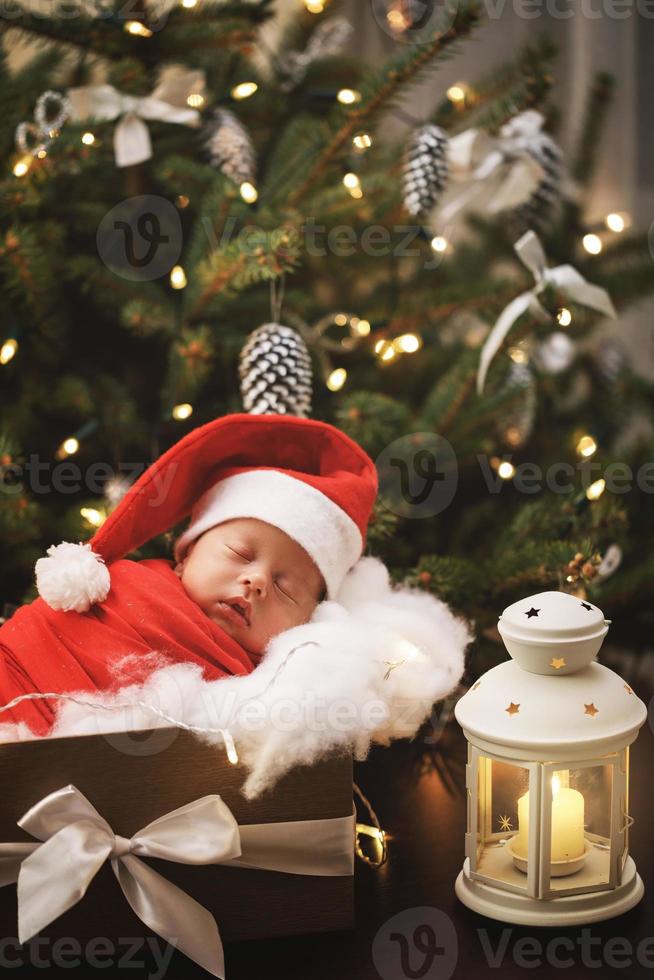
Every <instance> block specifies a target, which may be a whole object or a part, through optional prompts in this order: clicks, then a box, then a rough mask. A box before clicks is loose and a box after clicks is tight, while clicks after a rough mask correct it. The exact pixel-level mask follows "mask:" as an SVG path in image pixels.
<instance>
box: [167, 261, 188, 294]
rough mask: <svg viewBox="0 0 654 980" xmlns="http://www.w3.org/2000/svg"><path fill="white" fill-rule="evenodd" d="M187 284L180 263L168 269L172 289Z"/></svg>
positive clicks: (180, 287) (183, 286) (182, 287)
mask: <svg viewBox="0 0 654 980" xmlns="http://www.w3.org/2000/svg"><path fill="white" fill-rule="evenodd" d="M187 284H188V280H187V278H186V273H185V272H184V269H183V268H182V266H181V265H175V266H173V268H172V269H171V270H170V285H171V286H172V287H173V289H184V288H185V287H186V285H187Z"/></svg>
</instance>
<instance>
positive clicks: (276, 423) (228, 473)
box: [36, 414, 378, 612]
mask: <svg viewBox="0 0 654 980" xmlns="http://www.w3.org/2000/svg"><path fill="white" fill-rule="evenodd" d="M377 488H378V483H377V472H376V470H375V466H374V463H373V462H372V460H371V459H370V457H369V456H368V455H367V454H366V453H365V452H364V451H363V449H361V447H360V446H358V445H357V444H356V443H355V442H354V441H353V440H352V439H350V438H349V436H346V435H345V433H343V432H341V431H340V430H339V429H337V428H335V427H334V426H332V425H329V424H328V423H326V422H320V421H317V420H316V419H306V418H297V417H295V416H285V415H245V414H234V415H226V416H224V417H222V418H219V419H216V420H215V421H213V422H209V423H208V424H207V425H203V426H200V427H199V428H197V429H194V430H193V431H192V432H189V433H188V435H186V436H184V438H183V439H180V441H179V442H177V443H175V445H174V446H172V447H171V448H170V449H169V450H168V451H167V452H165V453H164V454H163V456H161V457H160V458H159V459H158V460H157V461H156V462H154V463H153V464H152V465H151V466H150V467H149V468H148V469H147V470H146V471H145V472H144V473H143V474H142V475H141V476H140V477H139V479H138V480H137V481H136V482H135V483H134V484H133V485H132V486H131V487H130V489H129V490H128V491H127V493H126V494H125V496H124V497H123V498H122V500H121V501H120V503H119V504H118V506H117V507H116V508H115V510H114V511H112V513H111V514H110V515H109V517H108V518H107V520H106V521H105V523H104V524H103V525H102V527H101V528H100V529H99V530H98V532H97V533H96V534H95V535H94V536H93V538H92V539H91V541H90V542H88V543H86V544H82V543H79V544H73V543H70V542H67V541H64V542H63V543H62V544H59V545H53V546H52V547H50V548H49V549H48V552H47V554H48V557H47V558H40V559H39V560H38V561H37V563H36V584H37V588H38V591H39V594H40V596H41V597H42V598H43V599H44V600H45V601H46V602H47V603H48V605H49V606H51V607H52V608H53V609H58V610H63V611H67V612H68V611H71V610H74V611H75V612H85V611H86V610H87V609H89V608H90V607H91V606H92V605H93V603H95V602H102V601H104V599H106V597H107V595H108V594H109V590H110V588H111V580H110V575H109V569H108V568H107V565H109V564H111V562H113V561H117V560H118V559H119V558H124V557H125V555H127V554H129V553H130V552H131V551H134V550H135V549H137V548H139V547H141V545H143V544H145V543H146V542H147V541H149V540H150V539H151V538H153V537H156V535H158V534H161V533H163V532H164V531H168V530H170V529H171V528H172V527H175V526H176V525H177V524H178V523H179V522H180V521H182V520H184V518H185V517H187V516H189V515H190V523H189V526H188V528H187V529H186V531H185V532H184V533H183V534H182V535H181V537H180V538H179V539H178V540H177V543H176V546H175V557H176V558H177V560H181V559H182V558H183V556H184V554H185V553H186V551H187V549H188V547H189V545H190V544H191V542H192V541H195V540H196V539H197V538H198V537H199V536H200V535H201V534H203V533H204V532H205V531H207V530H209V529H210V528H212V527H215V526H216V525H217V524H220V523H222V522H224V521H227V520H231V519H233V518H236V517H254V518H258V519H259V520H262V521H266V522H267V523H269V524H273V525H274V526H275V527H278V528H280V529H281V530H282V531H284V532H285V533H286V534H288V535H289V537H291V538H293V539H294V540H295V541H297V542H298V544H300V545H301V546H302V547H303V548H304V549H305V551H307V552H308V554H309V555H310V556H311V558H312V559H313V560H314V562H315V563H316V565H317V566H318V568H319V570H320V572H321V573H322V576H323V578H324V580H325V585H326V587H327V597H328V598H329V599H333V598H334V597H335V595H336V593H337V592H338V590H339V587H340V585H341V583H342V582H343V579H344V578H345V576H346V574H347V572H348V571H349V570H350V569H351V568H352V567H353V566H354V565H355V564H356V562H357V561H358V559H359V558H360V556H361V554H362V552H363V548H364V545H365V538H366V530H367V526H368V521H369V519H370V514H371V512H372V508H373V504H374V502H375V498H376V495H377Z"/></svg>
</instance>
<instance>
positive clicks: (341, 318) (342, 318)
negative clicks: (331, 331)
mask: <svg viewBox="0 0 654 980" xmlns="http://www.w3.org/2000/svg"><path fill="white" fill-rule="evenodd" d="M334 323H335V324H336V326H337V327H344V326H345V324H346V323H347V314H346V313H337V314H336V316H335V317H334Z"/></svg>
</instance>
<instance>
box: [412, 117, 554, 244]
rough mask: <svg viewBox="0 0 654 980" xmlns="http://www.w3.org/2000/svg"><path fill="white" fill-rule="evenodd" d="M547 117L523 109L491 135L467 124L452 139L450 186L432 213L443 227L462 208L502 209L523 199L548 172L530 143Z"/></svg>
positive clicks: (495, 211)
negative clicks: (530, 147) (536, 158)
mask: <svg viewBox="0 0 654 980" xmlns="http://www.w3.org/2000/svg"><path fill="white" fill-rule="evenodd" d="M543 122H544V118H543V116H542V115H541V113H540V112H536V110H535V109H529V110H527V111H526V112H521V113H519V114H518V115H517V116H514V118H513V119H510V120H509V122H508V123H506V124H505V125H504V126H502V128H501V129H500V132H499V135H498V136H490V135H489V134H488V133H487V132H486V131H485V130H483V129H475V128H473V129H466V130H465V131H464V132H463V133H459V134H458V135H457V136H451V137H450V138H449V140H448V143H447V164H448V174H449V178H448V185H447V187H446V189H445V191H444V193H443V195H442V197H441V199H440V202H439V204H438V206H437V207H436V209H435V210H434V212H433V213H432V215H431V218H430V227H432V228H433V230H434V231H437V232H438V231H442V230H443V229H444V228H445V227H446V226H447V225H449V224H450V223H451V222H452V221H453V220H454V219H455V218H456V217H457V216H458V215H460V214H461V213H463V212H467V213H469V214H471V213H483V214H498V213H499V212H500V211H506V210H507V209H509V208H515V207H517V206H518V205H519V204H523V203H524V202H525V201H526V200H528V198H529V197H530V196H531V195H532V194H533V192H534V191H535V190H536V188H537V187H538V185H539V184H540V182H541V181H542V180H543V177H544V176H545V172H544V170H543V168H542V167H541V166H540V164H539V163H538V162H537V161H536V160H535V159H534V157H533V156H532V154H531V153H529V150H528V147H529V144H530V141H531V140H533V139H534V138H535V137H536V136H537V135H538V134H539V133H540V130H541V127H542V125H543Z"/></svg>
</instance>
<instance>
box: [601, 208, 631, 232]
mask: <svg viewBox="0 0 654 980" xmlns="http://www.w3.org/2000/svg"><path fill="white" fill-rule="evenodd" d="M627 224H628V217H627V214H626V213H625V212H624V211H612V212H611V214H607V216H606V227H607V228H609V229H610V231H615V232H618V233H619V232H621V231H624V230H625V228H626V227H627Z"/></svg>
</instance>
